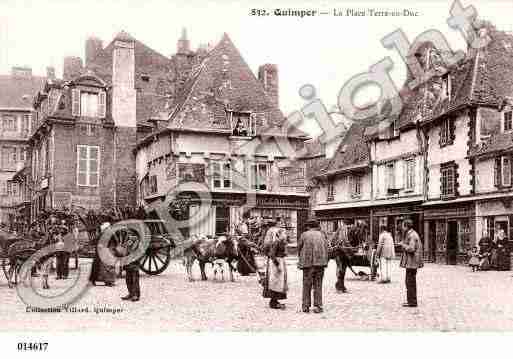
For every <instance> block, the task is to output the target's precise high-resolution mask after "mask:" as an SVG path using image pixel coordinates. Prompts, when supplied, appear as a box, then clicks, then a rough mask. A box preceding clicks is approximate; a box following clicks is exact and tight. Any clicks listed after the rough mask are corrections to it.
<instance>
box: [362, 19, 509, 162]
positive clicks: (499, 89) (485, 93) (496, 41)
mask: <svg viewBox="0 0 513 359" xmlns="http://www.w3.org/2000/svg"><path fill="white" fill-rule="evenodd" d="M486 31H487V33H488V35H489V36H490V38H491V41H490V43H489V44H488V45H487V46H486V47H485V48H483V49H480V50H479V51H477V52H476V53H473V54H472V55H470V54H467V55H468V56H467V57H466V58H465V59H463V60H462V61H460V62H459V63H458V64H455V65H453V66H451V67H449V68H447V72H448V73H449V75H450V77H451V96H450V98H443V99H441V98H440V97H438V95H437V94H436V92H434V91H432V90H433V84H434V83H435V82H437V81H439V77H434V78H432V79H430V80H429V81H428V82H427V83H425V84H422V85H420V86H417V87H416V88H414V89H409V88H408V86H407V84H408V81H407V82H406V84H405V85H404V87H403V88H402V90H401V91H400V96H401V99H402V103H403V108H402V111H401V114H400V115H399V127H400V128H404V127H405V126H410V125H412V124H414V123H416V121H417V119H419V118H420V119H421V121H422V123H429V122H431V121H433V120H436V119H437V118H440V117H442V116H443V115H446V114H449V113H451V112H453V111H455V110H457V109H460V108H463V107H465V106H490V107H495V108H497V107H498V106H500V104H501V103H502V102H503V101H504V98H506V97H511V96H513V37H512V36H511V35H508V34H506V33H504V32H500V31H497V30H496V29H495V28H494V27H493V26H490V25H486ZM508 44H509V45H508ZM426 48H427V47H426ZM426 90H427V91H426ZM377 127H378V126H375V128H373V129H371V130H370V131H368V133H367V135H368V136H369V139H372V138H376V137H377V136H378V128H377ZM506 137H508V136H503V135H502V134H496V135H494V136H492V137H491V138H490V139H489V141H488V142H489V143H487V144H484V145H483V146H481V147H480V148H479V149H476V148H474V149H472V150H471V153H473V154H477V153H483V151H484V152H488V151H494V150H497V149H500V148H502V147H503V146H505V145H509V144H508V143H507V142H508V141H507V140H506V139H505V138H506Z"/></svg>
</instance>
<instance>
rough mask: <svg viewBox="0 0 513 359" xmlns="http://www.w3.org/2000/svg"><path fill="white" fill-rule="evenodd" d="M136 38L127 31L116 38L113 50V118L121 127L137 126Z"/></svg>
mask: <svg viewBox="0 0 513 359" xmlns="http://www.w3.org/2000/svg"><path fill="white" fill-rule="evenodd" d="M135 107H136V90H135V40H134V39H133V38H132V37H131V36H130V35H129V34H127V33H126V32H124V31H122V32H120V33H119V34H118V35H117V36H116V37H115V38H114V49H113V51H112V118H113V120H114V124H115V125H116V126H120V127H133V128H135V127H136V126H137V123H136V110H135Z"/></svg>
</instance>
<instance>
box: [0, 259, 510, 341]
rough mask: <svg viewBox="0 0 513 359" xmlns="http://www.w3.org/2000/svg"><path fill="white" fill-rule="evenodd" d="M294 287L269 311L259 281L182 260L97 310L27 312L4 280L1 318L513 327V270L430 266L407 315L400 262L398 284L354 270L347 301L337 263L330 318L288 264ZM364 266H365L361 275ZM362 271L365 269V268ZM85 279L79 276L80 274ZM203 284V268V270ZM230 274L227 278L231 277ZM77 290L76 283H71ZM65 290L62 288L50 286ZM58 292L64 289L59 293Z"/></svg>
mask: <svg viewBox="0 0 513 359" xmlns="http://www.w3.org/2000/svg"><path fill="white" fill-rule="evenodd" d="M288 263H289V265H288V274H289V285H290V290H289V293H288V299H287V300H285V301H284V303H286V304H287V309H286V310H284V311H279V310H278V311H276V310H272V309H269V308H268V306H267V301H266V300H265V299H263V298H262V296H261V287H260V285H259V284H258V282H257V279H256V277H253V276H252V277H240V276H238V275H237V274H236V282H234V283H232V282H229V281H225V282H222V281H217V282H216V281H213V280H212V271H211V270H210V268H208V266H207V275H209V280H208V281H206V282H202V281H199V280H198V281H195V282H188V281H186V279H185V271H184V267H183V265H182V263H181V261H173V262H172V263H171V265H170V266H169V268H168V269H167V271H166V272H164V273H163V274H161V275H158V276H145V275H143V276H142V277H141V289H142V298H141V301H140V302H137V303H132V302H124V301H122V300H121V299H120V297H121V296H123V295H125V294H126V288H125V284H124V280H123V279H119V280H118V281H117V283H116V286H115V287H114V288H109V287H104V286H97V287H91V288H89V290H88V291H87V292H86V293H85V295H84V296H83V297H82V298H81V299H80V300H79V301H78V302H77V303H75V304H74V307H76V308H78V309H80V308H88V310H89V313H27V311H26V306H25V305H24V304H23V303H22V302H21V301H20V299H19V298H18V297H17V295H16V290H14V289H9V288H8V287H7V283H6V282H5V280H4V279H2V280H1V282H0V293H1V296H2V306H1V308H0V318H1V319H2V323H3V325H2V329H3V330H4V331H14V330H18V331H21V330H25V329H26V328H31V329H33V330H41V331H56V330H57V331H66V330H85V331H93V330H105V331H116V332H118V331H136V330H137V331H141V330H144V331H167V330H169V331H183V330H185V331H300V330H330V331H334V330H347V331H483V330H512V329H513V305H511V294H512V293H513V278H512V275H511V272H494V271H489V272H476V273H472V271H471V270H470V268H468V267H466V266H446V265H438V264H430V263H427V264H426V265H425V267H424V268H423V269H422V270H421V271H420V272H419V274H418V279H417V280H418V292H419V307H418V308H402V307H401V304H402V302H403V301H404V297H405V292H404V285H403V282H404V272H403V270H401V269H400V268H399V267H398V262H397V261H395V262H394V265H393V275H392V283H391V284H377V283H375V282H369V281H363V280H359V279H356V278H355V277H354V275H353V274H352V273H350V272H349V271H348V275H347V279H348V280H347V284H346V285H347V287H348V289H349V290H350V293H348V294H337V293H336V291H335V289H334V283H335V265H334V263H333V262H330V266H329V268H328V269H327V272H326V275H325V281H324V307H325V312H324V313H323V314H320V315H318V314H313V313H310V314H304V313H302V312H300V308H301V272H300V271H299V270H298V269H297V267H296V260H295V259H294V258H289V259H288ZM359 269H361V268H359ZM363 270H366V268H364V269H363ZM73 273H76V272H73ZM194 275H195V278H199V268H198V267H197V265H195V266H194ZM227 277H228V276H227V274H226V273H225V278H227ZM66 283H71V280H68V281H66ZM51 285H53V286H54V288H55V286H57V287H61V286H63V282H62V281H58V282H56V281H55V280H53V278H52V281H51ZM54 290H55V289H54ZM95 307H98V308H103V307H108V308H111V309H116V308H117V309H122V312H121V313H117V314H112V313H100V314H96V313H94V308H95Z"/></svg>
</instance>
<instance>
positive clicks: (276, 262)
mask: <svg viewBox="0 0 513 359" xmlns="http://www.w3.org/2000/svg"><path fill="white" fill-rule="evenodd" d="M278 222H279V219H275V220H271V223H270V227H269V228H268V229H267V231H266V234H265V239H264V241H263V253H264V255H265V256H266V258H267V261H266V275H265V277H264V280H263V285H264V290H263V296H264V298H269V299H270V301H269V307H270V308H273V309H285V305H284V304H282V303H280V300H283V299H286V298H287V291H288V285H287V267H286V263H285V257H286V246H287V235H286V232H285V231H284V229H283V228H280V227H279V226H277V223H278ZM306 227H307V230H306V231H305V232H304V233H302V234H301V236H300V238H299V239H298V243H297V249H298V268H299V269H300V270H302V273H303V288H302V311H303V312H305V313H309V312H310V310H311V308H312V294H313V312H314V313H322V312H323V310H324V309H323V295H322V294H323V289H322V288H323V278H324V272H325V269H326V267H327V266H328V262H329V260H330V259H335V261H336V264H337V282H336V284H335V288H336V290H337V292H338V293H347V292H348V290H347V288H346V287H345V283H344V278H345V273H346V269H347V268H348V267H349V268H351V269H352V267H351V262H352V257H353V255H354V252H353V250H354V247H355V244H356V243H355V241H356V240H362V239H364V240H368V236H365V231H364V228H363V226H358V225H357V226H355V227H352V228H351V229H350V231H347V230H346V231H344V230H339V231H337V232H336V233H335V235H334V237H333V238H332V239H331V240H329V239H328V236H327V235H326V233H324V232H323V231H322V230H321V229H320V226H319V222H318V221H317V220H316V219H309V220H308V221H307V223H306ZM402 230H403V233H404V236H403V241H402V242H401V243H400V247H401V249H402V254H401V261H400V266H401V267H402V268H405V285H406V294H407V295H406V302H405V303H403V306H404V307H417V305H418V303H417V271H418V269H419V268H422V267H423V259H422V253H423V250H422V242H421V240H420V237H419V235H418V233H417V232H416V231H415V230H414V229H413V222H412V221H411V220H409V219H407V220H405V221H403V224H402ZM360 243H361V242H360ZM365 245H366V247H367V248H368V250H369V253H372V256H371V257H373V258H371V261H370V264H371V265H370V267H371V275H370V277H371V279H372V278H375V276H376V267H377V266H375V265H373V261H374V257H375V258H377V259H378V260H379V262H380V265H379V267H380V268H381V280H380V283H383V284H385V283H390V282H391V265H392V263H391V262H392V259H393V258H394V257H395V245H394V240H393V237H392V235H391V233H390V232H388V230H387V227H386V226H381V228H380V235H379V241H378V244H377V248H374V247H375V246H374V245H373V244H372V243H366V244H365ZM372 249H376V250H375V251H372Z"/></svg>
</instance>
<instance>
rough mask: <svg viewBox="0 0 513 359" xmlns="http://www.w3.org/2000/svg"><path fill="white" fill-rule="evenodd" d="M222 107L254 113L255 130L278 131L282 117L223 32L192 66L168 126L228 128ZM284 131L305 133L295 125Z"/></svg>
mask: <svg viewBox="0 0 513 359" xmlns="http://www.w3.org/2000/svg"><path fill="white" fill-rule="evenodd" d="M226 110H232V111H241V112H244V111H251V112H253V113H255V114H256V116H257V122H258V124H259V126H258V128H259V132H260V133H263V132H265V133H266V134H268V135H270V134H280V133H281V125H282V124H283V122H284V121H285V118H284V116H283V114H282V112H281V111H280V110H279V109H277V108H273V106H272V105H271V102H270V99H269V98H268V96H267V94H266V93H265V91H264V88H263V86H262V84H261V83H260V81H259V80H258V79H257V78H256V77H255V75H254V73H253V72H252V71H251V69H250V68H249V66H248V65H247V63H246V62H245V61H244V59H243V57H242V56H241V54H240V53H239V51H238V50H237V48H236V47H235V45H234V44H233V42H232V41H231V40H230V38H229V37H228V35H227V34H226V33H225V34H224V35H223V38H222V39H221V41H220V42H219V43H218V44H217V45H216V46H215V47H214V48H213V49H212V50H210V52H208V54H207V55H206V57H205V58H204V59H203V61H202V62H201V63H200V64H199V65H196V66H195V67H193V69H192V71H191V73H190V75H189V77H188V79H187V80H186V82H185V85H184V88H183V91H182V93H180V94H179V95H178V96H177V101H176V102H175V104H174V105H173V110H172V111H171V113H170V115H169V128H171V129H175V130H195V131H226V132H228V131H231V124H230V123H229V118H228V116H227V113H226ZM287 135H288V136H291V137H302V138H304V137H307V135H306V134H305V133H304V132H302V131H300V130H299V129H296V128H291V129H290V131H289V132H288V133H287Z"/></svg>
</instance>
